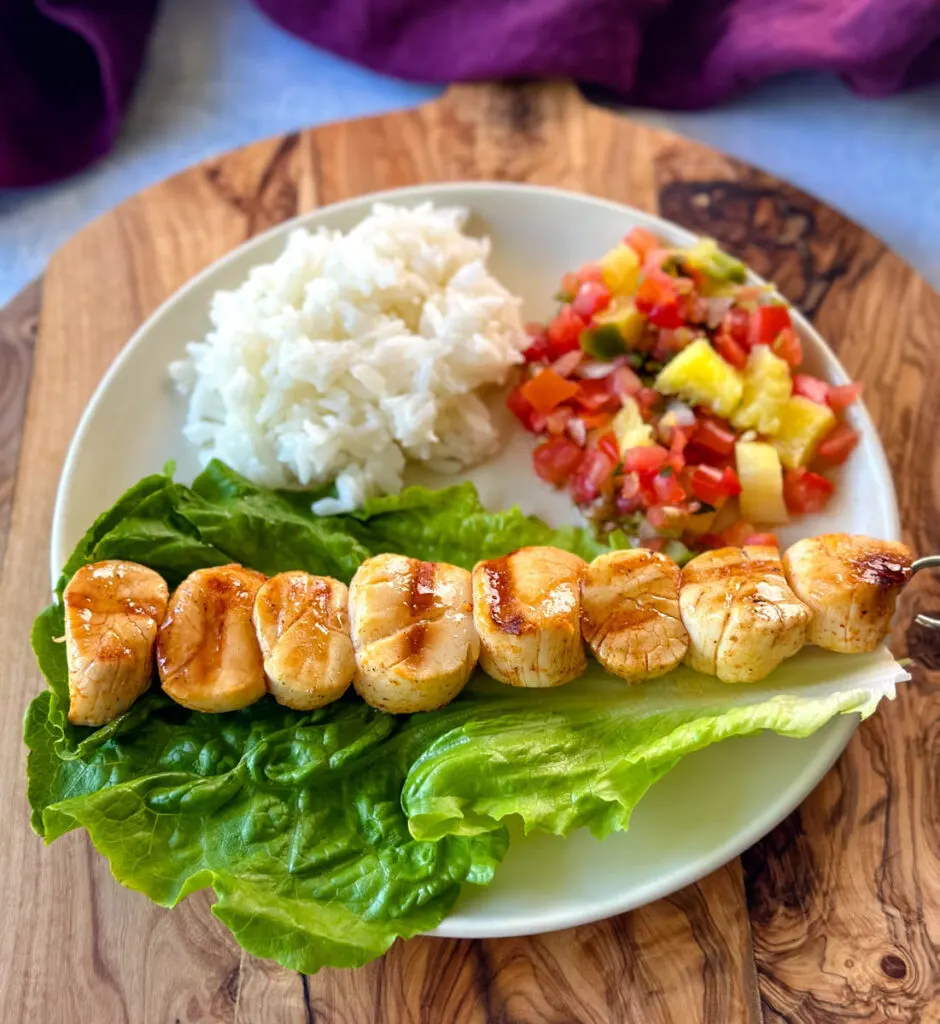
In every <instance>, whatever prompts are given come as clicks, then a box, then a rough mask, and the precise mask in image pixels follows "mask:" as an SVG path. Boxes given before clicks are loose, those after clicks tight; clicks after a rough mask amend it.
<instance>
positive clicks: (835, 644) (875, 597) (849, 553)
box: [783, 533, 913, 654]
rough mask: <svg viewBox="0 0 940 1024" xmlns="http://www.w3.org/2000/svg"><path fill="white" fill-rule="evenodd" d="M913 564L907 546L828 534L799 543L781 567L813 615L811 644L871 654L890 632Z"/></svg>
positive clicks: (809, 641)
mask: <svg viewBox="0 0 940 1024" xmlns="http://www.w3.org/2000/svg"><path fill="white" fill-rule="evenodd" d="M912 559H913V555H912V553H911V550H910V548H908V547H907V546H906V545H904V544H899V543H897V542H895V541H890V540H874V539H873V538H872V537H852V536H849V535H848V534H846V533H829V534H825V535H824V536H822V537H810V538H808V539H807V540H800V541H797V542H796V544H794V545H793V546H792V547H791V548H790V549H789V550H788V551H787V553H786V554H785V555H784V556H783V567H784V570H785V571H786V574H787V579H788V580H789V581H790V586H791V587H792V588H793V589H794V591H796V594H797V596H798V597H799V598H800V600H801V601H803V602H805V603H806V604H807V605H809V608H810V610H811V611H812V613H813V621H812V622H811V623H810V626H809V631H808V633H807V642H808V643H811V644H816V645H817V646H818V647H825V648H826V650H829V651H841V652H842V653H844V654H855V653H859V652H862V651H873V650H874V649H875V648H876V647H877V646H878V645H879V644H880V643H881V641H882V640H884V639H885V637H886V636H887V635H888V632H889V630H890V628H891V616H892V615H893V614H894V607H895V604H896V602H897V597H898V594H899V593H900V591H901V588H902V587H903V586H904V584H905V583H906V582H907V581H908V579H910V575H911V561H912Z"/></svg>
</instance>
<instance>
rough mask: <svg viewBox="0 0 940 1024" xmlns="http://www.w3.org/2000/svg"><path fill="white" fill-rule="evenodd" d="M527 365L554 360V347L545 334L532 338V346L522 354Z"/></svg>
mask: <svg viewBox="0 0 940 1024" xmlns="http://www.w3.org/2000/svg"><path fill="white" fill-rule="evenodd" d="M522 358H523V359H524V360H525V361H526V362H527V363H540V362H542V361H547V360H549V359H551V358H552V347H551V345H549V343H548V338H546V337H545V335H544V334H539V335H536V336H535V337H533V338H532V344H531V345H530V346H529V347H528V348H527V349H526V350H525V351H524V352H523V353H522Z"/></svg>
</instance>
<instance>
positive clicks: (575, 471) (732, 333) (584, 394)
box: [507, 228, 860, 561]
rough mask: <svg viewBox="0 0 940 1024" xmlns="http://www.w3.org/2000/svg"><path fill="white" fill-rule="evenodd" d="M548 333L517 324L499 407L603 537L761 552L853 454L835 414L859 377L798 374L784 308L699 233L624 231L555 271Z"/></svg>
mask: <svg viewBox="0 0 940 1024" xmlns="http://www.w3.org/2000/svg"><path fill="white" fill-rule="evenodd" d="M557 298H558V300H559V302H560V303H561V305H560V308H559V311H558V313H557V315H556V316H555V318H554V319H553V320H552V321H551V322H550V323H549V324H547V325H545V324H529V325H528V326H527V330H528V332H529V335H530V337H531V344H530V346H529V348H528V349H527V350H526V353H525V360H526V364H527V365H526V367H525V376H524V380H523V381H522V382H521V383H520V384H519V385H518V386H517V387H516V388H515V389H514V390H513V391H512V393H511V394H510V395H509V398H508V399H507V404H508V406H509V408H510V410H511V411H512V412H513V413H514V414H515V415H516V417H517V418H518V419H519V420H520V422H521V423H522V424H523V426H524V427H525V428H526V429H527V430H529V431H531V432H532V433H534V434H537V435H539V436H540V437H542V438H544V440H543V441H542V442H541V443H540V444H539V445H538V447H537V448H536V449H535V451H534V453H533V461H534V465H535V471H536V473H537V474H538V476H539V477H541V479H543V480H545V481H546V482H547V483H549V484H552V485H554V486H555V487H559V488H567V490H568V491H569V493H570V494H571V497H572V499H573V500H574V501H575V503H576V504H577V505H578V506H579V507H580V508H581V510H582V511H583V512H584V514H585V515H586V516H587V517H588V518H589V519H590V520H592V521H593V522H594V523H595V524H596V526H597V528H598V530H599V531H601V532H604V533H608V532H611V531H613V530H622V531H624V532H625V533H626V535H627V537H628V538H629V539H630V541H631V542H633V543H637V544H641V545H643V546H645V547H648V548H653V549H654V550H664V551H666V552H667V553H668V554H670V555H671V556H672V557H674V558H676V559H677V560H679V561H683V560H684V559H686V558H687V557H689V555H690V554H691V553H693V552H695V551H700V550H703V549H706V548H712V547H720V546H722V545H723V544H742V543H745V542H747V543H773V544H776V537H775V536H774V534H773V533H772V532H769V531H770V528H772V527H774V526H777V525H780V524H783V523H786V522H787V521H788V518H789V516H790V515H792V514H796V515H798V514H800V513H803V512H816V511H819V510H820V509H821V508H823V507H824V506H825V504H826V502H827V501H828V500H829V497H830V495H831V494H832V492H833V483H832V481H831V480H830V479H829V478H828V477H827V476H825V475H824V474H825V472H826V471H827V470H828V469H831V468H832V467H834V466H838V465H840V464H841V463H843V462H845V460H846V459H847V458H848V457H849V455H850V454H851V452H852V450H853V449H854V447H855V445H856V444H857V443H858V436H857V434H856V432H855V431H854V430H853V429H852V428H851V427H850V426H849V425H848V424H847V423H845V422H842V421H841V419H840V416H841V413H842V412H843V410H845V409H846V407H847V406H849V405H850V404H851V403H852V402H854V401H855V400H856V399H857V398H858V395H859V391H860V386H859V385H858V384H847V385H843V386H840V387H834V386H831V385H829V384H827V383H826V382H825V381H823V380H819V379H818V378H816V377H811V376H808V375H806V374H801V373H800V372H799V368H800V363H801V361H802V349H801V346H800V340H799V337H798V336H797V334H796V332H795V331H794V329H793V326H792V324H791V320H790V311H789V308H788V307H787V306H786V305H785V304H784V303H783V302H782V300H781V299H780V298H779V297H778V296H776V295H774V294H773V291H772V289H771V288H770V287H769V286H754V285H748V284H747V283H746V272H745V268H744V265H743V264H742V263H740V262H739V261H738V260H735V259H733V258H732V257H730V256H728V255H727V254H726V253H724V252H722V251H721V250H719V249H718V247H717V246H716V244H715V243H714V242H713V241H712V240H710V239H700V240H699V241H698V242H697V243H696V244H695V245H693V246H691V247H689V248H685V249H676V248H667V247H666V246H665V245H664V244H663V243H662V242H661V241H660V240H659V239H658V238H656V237H655V236H654V235H653V234H651V233H650V232H648V231H646V230H644V229H643V228H634V229H633V230H632V231H631V232H630V233H629V234H628V235H627V236H626V238H625V239H624V240H623V242H621V243H620V244H619V245H617V246H615V247H614V248H613V249H611V250H610V252H608V253H607V254H606V255H605V256H604V257H603V258H602V259H601V260H600V261H599V262H598V263H592V264H588V265H587V266H584V267H582V268H581V269H580V270H579V271H577V272H576V273H570V274H566V275H565V277H564V278H563V279H562V282H561V289H560V291H559V293H558V295H557Z"/></svg>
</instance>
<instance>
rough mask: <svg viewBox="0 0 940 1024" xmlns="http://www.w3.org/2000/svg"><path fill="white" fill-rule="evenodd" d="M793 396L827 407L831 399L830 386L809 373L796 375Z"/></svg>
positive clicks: (794, 376)
mask: <svg viewBox="0 0 940 1024" xmlns="http://www.w3.org/2000/svg"><path fill="white" fill-rule="evenodd" d="M793 394H794V395H801V396H802V397H803V398H808V399H809V400H810V401H811V402H818V403H819V404H820V405H826V404H827V401H828V399H829V385H828V384H827V383H826V382H825V381H824V380H820V379H819V378H818V377H811V376H810V375H809V374H808V373H796V374H794V375H793Z"/></svg>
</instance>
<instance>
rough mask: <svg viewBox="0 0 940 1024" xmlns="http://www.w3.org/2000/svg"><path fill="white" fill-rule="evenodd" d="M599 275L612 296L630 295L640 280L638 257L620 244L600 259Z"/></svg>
mask: <svg viewBox="0 0 940 1024" xmlns="http://www.w3.org/2000/svg"><path fill="white" fill-rule="evenodd" d="M601 273H602V274H603V277H604V284H606V285H607V287H608V288H609V289H610V290H611V292H612V293H613V294H614V295H632V294H633V293H634V292H635V291H636V286H637V284H638V283H639V280H640V257H639V255H638V254H637V252H636V250H635V249H632V248H631V247H630V246H629V245H625V244H624V243H623V242H621V243H620V245H617V246H615V247H614V248H613V249H611V250H610V252H608V253H605V254H604V256H602V257H601Z"/></svg>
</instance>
